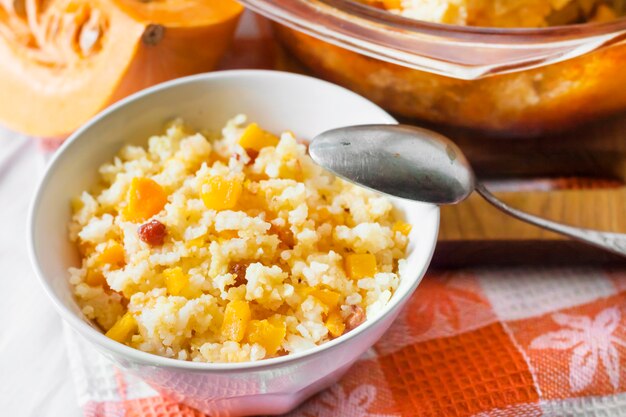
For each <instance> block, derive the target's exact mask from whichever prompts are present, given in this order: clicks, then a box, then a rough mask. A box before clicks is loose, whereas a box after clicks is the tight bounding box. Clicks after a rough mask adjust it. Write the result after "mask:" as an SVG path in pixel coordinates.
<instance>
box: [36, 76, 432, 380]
mask: <svg viewBox="0 0 626 417" xmlns="http://www.w3.org/2000/svg"><path fill="white" fill-rule="evenodd" d="M246 76H252V77H253V76H259V77H261V78H265V77H269V78H271V77H286V78H292V79H307V81H308V82H316V83H320V84H325V85H329V86H332V87H333V88H337V89H340V90H343V91H342V93H343V94H350V95H353V96H356V97H358V98H359V99H361V100H366V101H369V100H367V99H366V98H364V97H362V96H360V95H358V94H356V93H354V92H352V91H350V90H347V89H345V88H343V87H341V86H338V85H336V84H333V83H330V82H327V81H324V80H320V79H317V78H314V77H309V76H305V75H301V74H294V73H288V72H282V71H273V70H226V71H215V72H211V73H203V74H197V75H192V76H187V77H182V78H177V79H174V80H171V81H167V82H164V83H161V84H157V85H155V86H152V87H149V88H147V89H144V90H141V91H139V92H137V93H134V94H132V95H130V96H128V97H126V98H124V99H122V100H120V101H118V102H116V103H115V104H113V105H111V106H109V107H107V108H106V109H104V110H103V111H101V112H100V113H98V114H97V115H95V116H94V117H93V118H91V119H90V120H89V121H88V122H87V123H85V124H84V125H83V126H81V127H80V128H79V129H78V130H76V131H75V132H74V133H73V134H72V135H70V137H69V138H68V139H67V140H66V141H65V142H64V143H63V144H62V145H61V147H60V148H59V149H58V150H57V151H56V152H55V154H54V156H53V157H52V158H51V160H50V162H49V163H48V166H47V167H46V170H45V172H44V174H43V176H42V177H41V179H40V181H39V184H38V185H37V188H36V191H35V194H34V197H33V198H32V199H31V203H30V206H29V209H28V223H27V240H28V242H27V246H28V255H29V259H30V263H31V265H32V267H33V269H34V270H35V275H36V276H37V279H38V281H39V283H40V284H41V286H42V287H43V289H44V291H45V293H46V294H47V296H48V298H49V299H50V300H51V301H52V303H53V305H54V306H55V309H56V310H57V312H58V313H59V314H60V316H61V317H62V318H63V319H64V320H65V322H67V323H68V324H69V325H70V327H71V328H72V329H73V330H74V331H76V332H78V333H79V334H80V335H81V336H82V337H85V338H86V339H88V340H89V341H90V342H92V343H93V344H94V345H95V346H94V347H96V348H98V349H100V350H102V349H106V350H110V351H112V352H114V353H116V354H117V355H119V356H121V357H124V358H127V359H130V360H132V361H134V362H139V363H143V364H147V365H153V366H157V367H161V368H169V369H182V370H186V371H198V372H206V371H210V372H219V373H228V372H240V371H244V370H259V369H266V368H273V367H277V366H282V365H285V364H287V363H292V362H295V361H299V360H302V359H305V358H310V357H313V356H317V355H320V354H323V353H325V352H326V351H330V350H334V349H335V348H337V347H338V346H340V345H342V344H345V343H347V342H348V341H350V340H351V339H354V338H356V337H358V336H359V335H361V334H362V333H363V332H364V331H366V330H367V329H369V328H370V327H372V326H373V325H375V324H377V323H379V322H380V321H382V320H383V319H384V318H385V317H387V316H388V315H390V314H393V312H394V311H395V309H396V308H397V307H398V306H399V305H401V304H402V303H403V302H404V301H405V300H406V299H407V298H408V297H410V296H411V295H412V294H413V292H414V290H415V288H416V287H417V285H418V284H419V283H420V282H421V278H422V277H423V276H424V274H425V273H426V270H427V269H428V267H429V265H430V261H431V259H432V255H433V253H434V250H435V247H436V243H437V234H438V230H439V221H440V212H439V207H437V206H435V205H430V204H428V205H426V206H428V207H429V209H431V210H434V225H433V226H434V233H433V240H432V241H431V242H428V241H424V242H425V243H427V244H428V245H429V246H430V253H429V255H428V257H427V258H426V262H425V263H424V264H423V265H422V267H421V270H419V271H415V272H414V273H411V275H410V276H411V277H412V276H414V277H415V278H414V279H413V281H414V282H412V283H411V285H410V286H408V287H407V290H406V291H405V292H404V293H403V294H400V295H399V297H397V298H396V299H395V301H394V302H393V303H392V302H389V303H388V304H387V305H386V306H385V307H384V311H382V312H381V313H380V314H379V315H378V316H377V317H376V318H374V319H373V320H366V321H365V322H364V323H363V324H362V325H360V326H359V327H357V328H356V329H354V330H352V331H350V332H349V333H347V334H345V335H342V336H341V337H338V338H336V339H333V340H331V341H329V342H326V343H324V344H322V345H317V346H316V347H315V348H312V349H308V350H305V351H302V352H298V353H294V354H287V355H284V356H279V357H276V358H270V359H262V360H259V361H255V362H251V361H248V362H237V363H210V362H193V361H184V360H180V359H174V358H167V357H163V356H159V355H156V354H153V353H148V352H144V351H141V350H138V349H135V348H132V347H130V346H126V345H124V344H122V343H118V342H115V341H113V340H111V339H109V338H108V337H106V336H105V335H104V334H103V333H102V332H100V331H99V330H97V329H96V328H94V327H93V326H91V325H89V324H88V323H87V322H86V321H85V320H83V319H82V318H80V317H79V316H78V315H76V314H75V313H74V312H72V311H71V310H70V309H69V308H68V307H67V306H66V305H65V304H64V303H63V302H62V301H61V300H60V299H58V298H57V297H56V295H55V293H54V291H53V290H52V287H51V284H50V283H49V282H48V281H47V280H46V279H45V276H46V272H45V271H44V270H43V268H42V267H41V265H40V264H39V261H38V256H37V251H36V249H35V219H36V215H37V213H38V211H39V210H40V200H41V198H42V194H43V191H44V189H45V188H46V187H47V185H48V183H49V181H50V174H51V173H52V172H53V171H55V170H56V169H58V167H59V165H60V161H61V159H62V156H63V154H64V152H65V151H66V150H67V149H68V148H69V147H71V146H72V145H73V144H74V143H75V142H77V141H79V140H80V138H81V137H83V134H84V133H85V132H86V131H88V130H89V129H90V128H91V126H92V125H94V124H96V123H97V122H99V121H100V120H101V119H104V118H106V117H107V116H108V115H110V114H111V113H113V112H116V111H119V110H120V109H123V108H124V107H125V106H126V105H127V104H129V103H131V102H134V101H137V100H140V99H143V98H144V97H147V96H150V95H152V94H155V93H158V92H160V91H162V90H167V89H171V88H176V87H177V86H179V85H184V84H187V83H193V82H197V81H201V80H214V81H215V80H217V81H219V80H220V79H225V78H231V77H234V78H237V77H246ZM370 103H371V102H370ZM372 104H373V103H372ZM376 107H378V106H376ZM379 109H380V108H379ZM380 110H381V112H383V114H387V113H386V112H385V111H384V110H382V109H380ZM387 115H388V114H387ZM388 116H389V115H388ZM389 119H390V122H395V119H393V118H392V117H391V116H389ZM407 201H408V200H407ZM409 203H412V202H409Z"/></svg>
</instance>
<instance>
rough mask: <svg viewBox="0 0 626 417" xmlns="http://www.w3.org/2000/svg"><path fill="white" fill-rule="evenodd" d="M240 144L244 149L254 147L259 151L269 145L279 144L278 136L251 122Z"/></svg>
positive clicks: (240, 139)
mask: <svg viewBox="0 0 626 417" xmlns="http://www.w3.org/2000/svg"><path fill="white" fill-rule="evenodd" d="M239 145H241V147H242V148H244V149H252V150H254V151H257V152H259V151H260V150H261V149H263V148H266V147H268V146H276V145H278V137H276V136H275V135H273V134H271V133H269V132H266V131H265V130H263V129H261V128H260V127H259V125H257V124H256V123H251V124H249V125H248V126H247V127H246V128H245V130H244V131H243V133H242V134H241V137H240V138H239Z"/></svg>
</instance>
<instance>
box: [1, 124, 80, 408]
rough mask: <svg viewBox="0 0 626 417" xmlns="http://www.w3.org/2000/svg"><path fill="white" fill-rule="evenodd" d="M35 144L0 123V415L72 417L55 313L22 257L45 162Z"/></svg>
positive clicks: (72, 396)
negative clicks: (31, 202)
mask: <svg viewBox="0 0 626 417" xmlns="http://www.w3.org/2000/svg"><path fill="white" fill-rule="evenodd" d="M37 147H38V144H37V143H36V142H35V141H33V140H31V139H28V138H25V137H23V136H20V135H17V134H14V133H11V132H8V131H6V130H2V129H0V294H1V295H2V299H1V300H0V317H1V320H0V376H1V378H0V416H6V417H22V416H25V417H47V416H54V417H78V416H81V415H82V413H81V410H80V409H79V408H78V406H77V403H76V399H75V394H74V384H73V382H72V378H71V375H70V370H69V364H68V359H67V353H66V349H65V344H64V339H63V330H62V326H61V318H60V317H59V316H58V315H57V314H56V312H55V311H54V309H53V307H52V304H51V303H50V301H49V300H48V299H47V296H46V295H45V294H44V292H43V290H42V288H41V286H40V285H39V283H38V282H37V279H36V277H35V274H34V272H33V270H32V268H31V266H30V262H29V260H28V252H27V249H26V219H27V214H28V205H29V203H30V199H31V197H32V195H33V192H34V190H35V186H36V184H37V181H38V179H39V177H40V176H41V174H42V173H43V170H44V167H45V160H44V156H43V155H44V154H43V153H42V152H41V151H40V150H38V149H37Z"/></svg>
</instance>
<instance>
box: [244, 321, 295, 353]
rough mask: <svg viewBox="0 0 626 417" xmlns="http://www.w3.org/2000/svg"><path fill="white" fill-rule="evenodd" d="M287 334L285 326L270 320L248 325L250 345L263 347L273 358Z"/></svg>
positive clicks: (247, 333)
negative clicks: (255, 344) (254, 344)
mask: <svg viewBox="0 0 626 417" xmlns="http://www.w3.org/2000/svg"><path fill="white" fill-rule="evenodd" d="M286 334H287V328H286V327H285V325H284V324H281V323H277V322H270V321H269V320H252V321H250V323H249V324H248V329H247V332H246V339H247V341H248V343H258V344H259V345H261V346H263V347H264V348H265V352H266V353H267V355H269V356H271V355H274V354H275V353H276V352H278V349H279V348H280V346H281V345H282V343H283V340H285V335H286Z"/></svg>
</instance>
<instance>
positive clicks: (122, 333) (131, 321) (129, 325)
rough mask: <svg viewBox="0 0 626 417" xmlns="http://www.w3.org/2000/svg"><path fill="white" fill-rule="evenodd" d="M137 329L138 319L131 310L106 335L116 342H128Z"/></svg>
mask: <svg viewBox="0 0 626 417" xmlns="http://www.w3.org/2000/svg"><path fill="white" fill-rule="evenodd" d="M136 331H137V321H136V320H135V318H134V317H133V315H132V314H131V313H130V312H126V314H124V315H123V316H122V318H120V319H119V320H118V321H117V322H116V323H115V324H114V325H113V327H111V328H110V329H109V331H108V332H106V333H105V335H106V336H107V337H108V338H110V339H113V340H115V341H116V342H120V343H126V342H127V341H128V340H129V339H130V337H131V336H132V335H133V334H134V333H135V332H136Z"/></svg>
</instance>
